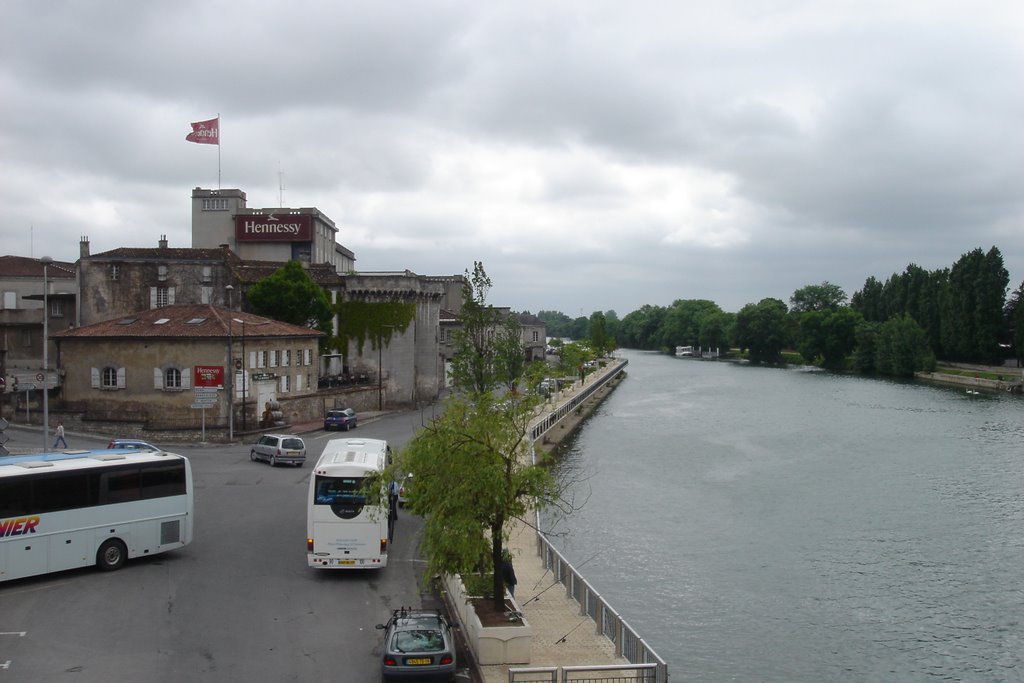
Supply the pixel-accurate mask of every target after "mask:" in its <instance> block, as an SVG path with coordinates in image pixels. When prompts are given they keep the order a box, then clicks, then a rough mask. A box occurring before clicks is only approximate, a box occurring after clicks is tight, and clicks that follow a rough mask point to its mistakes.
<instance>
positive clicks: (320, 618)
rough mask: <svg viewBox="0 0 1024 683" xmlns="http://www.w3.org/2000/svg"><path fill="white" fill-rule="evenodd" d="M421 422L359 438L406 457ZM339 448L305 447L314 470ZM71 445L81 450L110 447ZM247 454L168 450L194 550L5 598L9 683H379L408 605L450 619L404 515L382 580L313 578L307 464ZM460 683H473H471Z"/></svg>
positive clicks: (39, 584)
mask: <svg viewBox="0 0 1024 683" xmlns="http://www.w3.org/2000/svg"><path fill="white" fill-rule="evenodd" d="M419 419H420V416H419V415H411V416H410V415H402V414H396V415H394V416H388V417H385V418H382V419H380V420H379V421H377V422H375V423H373V424H367V425H362V424H361V425H360V426H359V429H358V430H357V432H355V433H353V434H351V436H353V437H355V436H366V437H374V438H384V439H388V440H389V441H390V442H391V443H393V444H395V445H396V446H400V445H401V444H402V443H404V441H405V440H406V439H407V438H408V437H409V436H410V435H411V433H412V430H413V429H415V427H416V425H417V424H418V423H419ZM37 435H38V432H32V431H29V430H25V431H24V432H21V431H18V430H14V432H13V434H12V436H13V438H15V439H18V438H22V439H27V438H30V439H33V440H38V436H37ZM348 436H350V435H349V434H345V435H343V437H348ZM338 437H339V435H337V434H333V433H332V434H330V435H327V434H324V433H323V432H318V433H313V434H307V435H304V438H305V440H306V445H307V449H308V452H309V457H310V460H311V461H315V458H316V456H318V455H319V453H320V451H321V450H322V448H323V443H324V440H325V439H329V438H338ZM69 440H71V441H72V443H73V445H74V446H75V447H82V448H85V447H102V446H105V445H106V443H107V438H105V437H96V438H95V439H91V438H90V437H85V436H82V435H69ZM249 448H250V444H249V443H244V444H235V445H232V446H221V445H200V446H190V447H181V448H168V450H172V451H175V452H180V453H182V454H183V455H186V456H188V457H189V459H190V460H191V462H192V466H193V472H194V481H195V540H194V542H193V543H192V544H191V545H189V546H187V547H185V548H183V549H181V550H179V551H175V552H172V553H166V554H163V555H158V556H155V557H152V558H144V559H141V560H135V561H131V562H129V563H128V564H127V565H126V566H125V567H124V568H123V569H121V570H120V571H116V572H111V573H101V572H98V571H95V570H79V571H72V572H64V573H58V574H50V575H46V576H42V577H36V578H30V579H23V580H18V581H11V582H6V583H3V584H0V683H3V681H4V680H9V681H19V682H24V681H54V680H62V679H67V680H74V681H97V682H99V681H104V682H106V681H113V680H117V681H136V680H137V681H168V682H170V681H175V682H176V681H194V680H209V681H327V680H336V681H374V680H379V677H380V664H379V654H380V637H381V632H380V631H378V630H376V629H375V628H374V626H375V625H376V624H377V623H381V622H384V621H386V620H387V617H388V615H390V613H391V611H392V610H393V609H396V608H399V607H401V606H403V605H404V606H414V607H428V608H429V607H435V606H440V605H439V603H438V602H437V598H436V597H435V595H434V594H433V592H432V590H431V586H429V585H425V584H424V582H423V576H422V566H423V565H422V562H420V560H419V559H418V558H417V549H418V538H419V533H420V530H421V526H422V523H421V520H420V519H418V518H417V517H415V516H413V515H411V514H409V513H408V512H406V511H404V510H403V511H401V512H400V514H399V521H398V524H397V527H396V532H395V538H394V543H393V545H392V548H391V553H390V558H389V564H388V567H387V568H386V569H384V570H379V571H375V570H364V571H337V572H334V571H317V570H314V569H310V568H309V567H307V566H306V554H305V533H306V530H305V514H306V513H305V499H306V495H307V486H308V477H309V473H310V470H311V466H312V464H311V462H307V463H306V465H305V466H303V467H270V466H268V465H267V464H265V463H261V462H253V461H251V460H250V458H249V452H250V450H249ZM463 661H465V660H463ZM460 680H470V679H469V678H468V673H466V674H465V676H460Z"/></svg>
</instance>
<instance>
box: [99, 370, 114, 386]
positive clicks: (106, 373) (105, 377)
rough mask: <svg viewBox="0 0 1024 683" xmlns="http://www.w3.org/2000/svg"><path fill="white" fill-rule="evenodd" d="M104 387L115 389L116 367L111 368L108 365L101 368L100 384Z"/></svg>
mask: <svg viewBox="0 0 1024 683" xmlns="http://www.w3.org/2000/svg"><path fill="white" fill-rule="evenodd" d="M101 386H102V387H103V388H104V389H116V388H117V368H112V367H110V366H109V365H108V366H107V367H105V368H103V373H102V385H101Z"/></svg>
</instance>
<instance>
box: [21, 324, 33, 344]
mask: <svg viewBox="0 0 1024 683" xmlns="http://www.w3.org/2000/svg"><path fill="white" fill-rule="evenodd" d="M21 345H22V346H32V330H30V329H27V328H26V329H23V330H22V331H21Z"/></svg>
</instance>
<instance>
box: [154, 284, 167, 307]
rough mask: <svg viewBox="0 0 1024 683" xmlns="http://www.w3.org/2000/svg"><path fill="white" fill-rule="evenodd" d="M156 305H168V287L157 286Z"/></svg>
mask: <svg viewBox="0 0 1024 683" xmlns="http://www.w3.org/2000/svg"><path fill="white" fill-rule="evenodd" d="M156 305H157V308H160V307H163V306H166V305H167V288H166V287H157V288H156Z"/></svg>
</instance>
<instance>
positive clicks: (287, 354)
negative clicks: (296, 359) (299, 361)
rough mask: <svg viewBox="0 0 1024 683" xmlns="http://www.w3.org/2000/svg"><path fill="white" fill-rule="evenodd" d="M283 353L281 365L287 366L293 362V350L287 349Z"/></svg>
mask: <svg viewBox="0 0 1024 683" xmlns="http://www.w3.org/2000/svg"><path fill="white" fill-rule="evenodd" d="M281 353H282V354H283V355H282V356H281V365H283V366H284V367H286V368H287V367H289V366H290V365H291V364H292V350H291V349H285V350H284V351H282V352H281Z"/></svg>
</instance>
